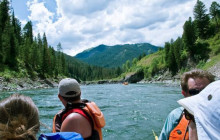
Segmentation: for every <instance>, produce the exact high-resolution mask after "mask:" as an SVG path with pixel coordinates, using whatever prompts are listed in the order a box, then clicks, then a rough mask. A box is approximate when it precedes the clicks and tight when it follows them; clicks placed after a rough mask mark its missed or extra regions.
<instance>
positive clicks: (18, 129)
mask: <svg viewBox="0 0 220 140" xmlns="http://www.w3.org/2000/svg"><path fill="white" fill-rule="evenodd" d="M39 129H40V122H39V114H38V109H37V107H36V105H35V104H34V102H33V101H32V99H31V98H30V97H27V96H24V95H20V94H13V95H11V96H10V97H8V98H6V99H4V100H2V101H0V139H1V140H36V134H37V132H38V131H39Z"/></svg>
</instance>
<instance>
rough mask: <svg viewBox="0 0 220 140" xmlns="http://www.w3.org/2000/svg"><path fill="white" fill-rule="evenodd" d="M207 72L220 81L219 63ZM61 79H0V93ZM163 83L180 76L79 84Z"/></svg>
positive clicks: (47, 85) (137, 76)
mask: <svg viewBox="0 0 220 140" xmlns="http://www.w3.org/2000/svg"><path fill="white" fill-rule="evenodd" d="M208 71H209V72H211V73H212V74H214V75H215V76H216V79H218V80H220V62H219V63H217V64H216V65H215V66H213V67H211V68H209V69H208ZM60 80H61V79H30V78H11V79H5V78H3V77H0V91H15V90H27V89H39V88H56V87H57V86H58V83H59V81H60ZM123 82H128V83H164V84H166V85H167V86H177V85H179V84H180V75H176V76H174V77H172V76H171V75H170V73H169V72H164V73H163V74H162V75H159V76H157V77H154V78H152V79H148V80H145V79H144V77H143V75H142V74H137V73H130V74H128V75H127V76H126V77H125V78H124V79H120V80H100V81H85V82H81V84H84V85H88V84H116V83H123Z"/></svg>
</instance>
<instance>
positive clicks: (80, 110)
mask: <svg viewBox="0 0 220 140" xmlns="http://www.w3.org/2000/svg"><path fill="white" fill-rule="evenodd" d="M58 98H59V100H60V101H61V102H62V104H63V105H64V107H65V108H64V109H63V110H61V111H59V112H58V113H57V114H56V115H55V116H54V119H53V132H77V133H80V134H81V135H82V137H83V138H85V139H95V140H98V139H100V140H102V130H101V128H103V127H104V126H105V120H104V115H103V113H102V112H101V111H100V109H99V108H98V106H96V104H95V103H94V102H91V101H88V100H83V99H81V89H80V85H79V83H78V82H77V81H76V80H75V79H71V78H65V79H62V80H61V81H60V82H59V85H58Z"/></svg>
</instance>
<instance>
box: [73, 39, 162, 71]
mask: <svg viewBox="0 0 220 140" xmlns="http://www.w3.org/2000/svg"><path fill="white" fill-rule="evenodd" d="M158 49H159V47H157V46H154V45H151V44H149V43H140V44H125V45H114V46H106V45H99V46H97V47H95V48H91V49H88V50H85V51H83V52H82V53H79V54H77V55H76V56H75V58H77V59H79V60H81V61H83V62H86V63H88V64H91V65H96V66H102V67H108V68H113V67H118V66H119V67H121V66H122V64H124V63H125V62H126V61H127V60H130V61H132V60H133V59H134V58H136V57H138V56H140V55H143V54H146V55H148V54H151V53H154V52H156V51H157V50H158Z"/></svg>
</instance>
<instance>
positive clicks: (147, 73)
mask: <svg viewBox="0 0 220 140" xmlns="http://www.w3.org/2000/svg"><path fill="white" fill-rule="evenodd" d="M204 41H205V42H207V43H208V46H209V49H210V51H209V53H208V56H209V57H208V59H207V60H203V59H201V60H200V61H199V62H198V63H195V64H194V65H193V66H192V65H190V64H189V63H188V64H187V65H186V66H184V67H182V69H181V70H179V72H177V73H175V74H174V75H172V73H171V71H170V70H169V68H168V67H167V64H166V61H165V56H166V53H165V49H163V50H160V51H158V52H155V53H153V54H150V55H148V56H145V57H143V58H142V59H141V60H140V61H138V62H137V63H136V64H135V65H132V66H131V67H130V68H129V69H128V70H127V71H126V72H125V73H123V74H122V75H121V78H122V77H127V76H128V75H131V74H132V75H137V74H139V73H143V75H144V76H143V77H144V80H146V81H151V82H153V81H158V80H159V81H166V80H171V79H172V80H175V79H176V78H177V79H179V78H180V77H179V76H180V75H181V74H182V73H183V72H185V71H188V70H191V69H195V68H198V69H203V70H207V71H209V72H211V73H212V74H213V75H215V76H216V79H220V71H219V69H220V32H218V33H217V34H216V35H215V36H212V37H210V38H209V39H207V40H204ZM186 61H189V58H187V59H186ZM175 66H176V67H177V65H175ZM140 80H141V79H140Z"/></svg>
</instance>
